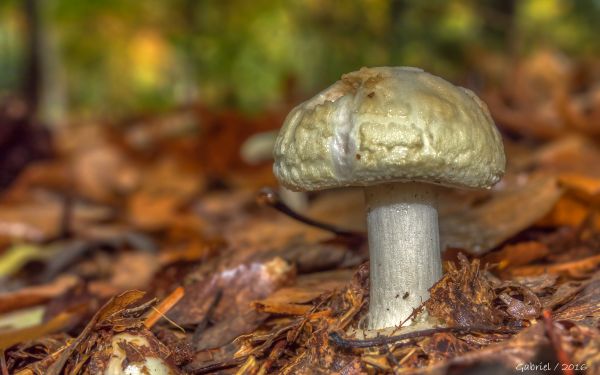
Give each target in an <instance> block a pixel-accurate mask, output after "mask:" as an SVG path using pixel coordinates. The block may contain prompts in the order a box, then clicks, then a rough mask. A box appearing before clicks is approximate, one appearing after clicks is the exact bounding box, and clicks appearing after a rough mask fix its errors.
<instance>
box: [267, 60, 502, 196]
mask: <svg viewBox="0 0 600 375" xmlns="http://www.w3.org/2000/svg"><path fill="white" fill-rule="evenodd" d="M273 154H274V158H275V164H274V166H273V170H274V173H275V176H276V177H277V179H278V180H279V182H280V183H281V184H282V185H283V186H285V187H287V188H288V189H291V190H295V191H311V190H321V189H328V188H335V187H343V186H368V185H375V184H380V183H386V182H409V181H419V182H428V183H433V184H439V185H445V186H450V187H467V188H489V187H491V186H492V185H494V184H495V183H496V182H498V181H499V180H500V178H501V177H502V175H503V174H504V169H505V165H506V159H505V156H504V147H503V145H502V138H501V136H500V133H499V132H498V130H497V129H496V127H495V125H494V121H493V120H492V117H491V116H490V113H489V111H488V109H487V106H486V105H485V103H483V102H482V101H481V100H480V99H479V98H478V97H477V96H476V95H475V94H474V93H473V92H472V91H470V90H468V89H465V88H462V87H457V86H454V85H453V84H451V83H449V82H448V81H446V80H444V79H442V78H440V77H437V76H434V75H432V74H429V73H427V72H424V71H423V70H421V69H418V68H411V67H377V68H362V69H361V70H359V71H357V72H352V73H349V74H345V75H343V76H342V79H341V80H339V81H337V82H336V83H334V84H333V85H331V86H330V87H328V88H327V89H325V90H324V91H322V92H320V93H319V94H317V95H316V96H315V97H314V98H312V99H310V100H307V101H305V102H304V103H302V104H300V105H298V106H297V107H295V108H294V109H293V110H292V111H291V112H290V113H289V114H288V116H287V118H286V120H285V122H284V125H283V127H282V128H281V130H280V132H279V135H278V137H277V140H276V142H275V148H274V151H273Z"/></svg>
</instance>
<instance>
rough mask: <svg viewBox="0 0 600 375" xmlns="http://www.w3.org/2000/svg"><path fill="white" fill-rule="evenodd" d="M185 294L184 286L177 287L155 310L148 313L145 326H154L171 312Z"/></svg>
mask: <svg viewBox="0 0 600 375" xmlns="http://www.w3.org/2000/svg"><path fill="white" fill-rule="evenodd" d="M184 294H185V292H184V290H183V288H182V287H177V289H175V290H174V291H173V292H172V293H171V294H169V295H168V296H167V298H165V299H164V300H163V301H162V302H161V303H160V304H159V305H158V307H156V309H155V310H154V311H152V312H151V313H150V315H148V317H147V318H146V320H145V321H144V326H146V328H148V329H150V328H152V326H154V325H155V324H156V322H158V321H159V320H160V318H162V317H165V314H166V313H167V312H169V310H171V309H172V308H173V306H175V305H176V304H177V302H179V300H181V298H183V295H184Z"/></svg>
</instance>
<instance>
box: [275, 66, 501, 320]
mask: <svg viewBox="0 0 600 375" xmlns="http://www.w3.org/2000/svg"><path fill="white" fill-rule="evenodd" d="M274 156H275V164H274V172H275V175H276V176H277V178H278V180H279V182H280V183H281V184H282V185H283V186H286V187H288V188H290V189H292V190H295V191H312V190H321V189H328V188H336V187H343V186H364V188H365V197H366V205H367V226H368V231H369V249H370V259H371V261H370V304H369V319H368V325H369V328H370V329H381V328H387V327H392V326H397V325H400V324H401V323H402V322H404V321H405V320H406V319H407V318H408V317H409V316H410V315H411V313H412V312H413V309H414V308H416V307H418V306H419V305H420V304H421V303H422V302H423V301H425V300H426V299H427V298H429V291H428V290H429V288H430V287H431V286H432V285H433V284H434V283H435V282H436V281H437V280H439V279H440V277H441V275H442V266H441V254H440V244H439V234H438V214H437V208H436V191H437V189H436V186H435V185H444V186H449V187H459V188H489V187H490V186H492V185H494V184H495V183H496V182H498V181H499V180H500V178H501V177H502V175H503V174H504V169H505V156H504V149H503V145H502V139H501V136H500V134H499V132H498V130H497V129H496V127H495V125H494V122H493V120H492V118H491V116H490V114H489V112H488V110H487V107H486V105H485V104H484V103H483V102H482V101H481V100H480V99H479V98H478V97H477V96H476V95H475V94H474V93H472V92H471V91H469V90H467V89H464V88H461V87H457V86H454V85H452V84H451V83H449V82H447V81H445V80H443V79H442V78H439V77H436V76H434V75H431V74H429V73H426V72H424V71H423V70H421V69H417V68H408V67H380V68H363V69H361V70H360V71H358V72H353V73H349V74H346V75H344V76H343V77H342V79H341V80H340V81H338V82H336V83H335V84H333V85H332V86H330V87H329V88H327V89H325V90H324V91H322V92H321V93H319V94H318V95H316V96H315V97H314V98H312V99H310V100H308V101H306V102H304V103H302V104H300V105H299V106H297V107H296V108H294V109H293V110H292V111H291V112H290V114H289V115H288V117H287V118H286V121H285V124H284V126H283V127H282V129H281V131H280V133H279V136H278V138H277V141H276V144H275V148H274ZM407 324H411V322H410V321H409V322H407Z"/></svg>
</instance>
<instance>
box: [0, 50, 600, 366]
mask: <svg viewBox="0 0 600 375" xmlns="http://www.w3.org/2000/svg"><path fill="white" fill-rule="evenodd" d="M555 58H556V57H555V56H554V55H553V54H552V53H550V52H547V53H543V54H540V55H538V56H534V57H532V58H531V60H527V61H525V62H523V63H522V64H521V66H520V67H519V69H518V70H517V71H516V73H515V72H504V73H503V72H492V73H490V72H482V74H489V75H493V74H496V75H502V74H509V73H510V74H517V75H523V76H524V77H533V76H534V75H535V74H537V73H535V72H536V70H535V66H539V64H542V63H543V64H550V65H551V66H554V67H556V69H559V73H560V74H562V76H561V77H563V78H561V79H560V80H558V79H556V77H557V76H556V75H555V74H548V75H539V74H538V75H535V80H536V82H538V83H539V82H542V83H544V84H545V85H546V86H547V87H549V89H548V90H547V91H546V93H545V96H543V97H538V96H536V95H535V93H533V92H532V91H531V90H530V89H529V88H528V87H529V86H528V84H527V82H528V81H527V79H520V80H517V82H520V84H521V85H523V87H519V86H518V85H517V86H516V87H510V88H508V87H489V88H488V89H487V91H486V92H484V93H483V95H484V97H485V98H486V99H487V101H488V102H489V104H490V109H491V111H492V113H493V114H494V115H495V116H496V118H497V121H498V126H499V127H500V128H501V129H502V130H503V131H504V132H505V135H506V138H505V142H506V149H507V154H508V158H509V168H508V173H507V176H506V177H505V179H504V180H503V181H502V182H501V183H500V184H499V185H498V186H496V187H495V188H494V189H493V190H490V191H487V192H483V193H482V192H456V191H455V192H448V194H450V195H452V198H451V199H446V200H445V202H444V205H443V206H442V207H441V208H440V216H441V219H440V223H441V232H442V241H443V244H444V245H445V247H447V250H446V252H445V254H444V257H445V273H444V277H443V278H442V279H441V280H440V281H439V282H438V283H437V284H436V285H434V286H433V288H432V289H431V298H430V299H429V300H427V301H423V304H422V306H421V307H420V308H419V310H422V311H425V310H426V311H427V313H428V314H429V316H431V317H433V318H436V319H437V320H439V322H440V327H441V328H434V329H431V330H426V331H421V332H416V333H415V332H409V333H405V332H403V331H397V332H390V334H389V335H382V336H378V337H373V338H361V337H360V335H357V333H358V332H360V330H361V329H363V328H364V319H365V314H366V311H367V308H368V306H367V303H368V293H369V286H368V279H369V278H368V265H367V263H366V261H367V256H368V251H367V249H366V243H365V238H364V235H363V234H362V233H363V232H364V227H363V222H362V220H363V219H362V218H363V206H362V197H361V192H360V191H353V190H342V191H336V192H323V193H320V194H318V195H315V196H313V197H311V203H310V209H309V211H308V212H307V214H306V215H307V216H308V217H309V218H312V219H313V220H314V221H316V223H314V222H309V223H308V224H311V225H308V224H307V223H303V222H301V221H299V220H296V219H293V218H291V217H290V216H289V215H286V214H284V213H282V211H286V209H285V207H283V206H281V204H279V202H277V201H276V198H274V197H273V196H271V197H270V198H269V197H267V198H269V199H266V198H265V195H264V194H265V192H264V191H263V193H262V194H263V195H260V198H261V199H258V201H257V199H256V197H257V195H259V193H258V192H259V190H260V189H261V187H263V186H269V185H271V186H274V185H275V181H274V178H273V177H272V174H271V171H270V165H268V163H267V164H264V165H262V166H257V167H248V166H244V165H243V164H242V163H241V161H240V160H239V157H238V154H237V153H238V150H239V146H240V145H241V143H242V142H243V140H244V139H245V137H247V135H249V134H251V133H253V132H257V131H261V130H265V129H266V128H275V127H277V126H278V125H279V124H280V122H281V118H282V113H278V114H271V115H269V116H267V117H266V120H265V119H256V120H248V119H246V118H244V117H241V116H238V115H235V114H215V113H211V112H208V111H206V110H205V109H203V108H192V109H189V108H187V109H184V110H183V111H188V112H186V115H188V116H196V117H198V118H200V119H202V122H203V123H204V124H208V125H207V126H208V127H207V128H204V129H202V131H200V129H195V130H194V131H196V132H197V135H196V136H189V135H188V136H186V137H185V138H177V137H164V138H162V137H161V134H162V133H161V132H160V131H157V129H160V127H161V123H162V122H168V121H167V120H165V119H164V118H161V119H157V120H156V121H155V122H154V123H152V122H150V123H149V124H147V125H141V124H136V125H134V126H131V127H129V128H125V130H123V129H119V130H115V129H116V128H110V127H92V126H82V127H78V128H77V129H73V130H72V132H71V133H70V134H69V135H60V134H57V135H55V139H54V143H55V148H56V153H57V157H55V158H53V159H48V160H45V161H41V162H37V163H33V164H29V165H28V166H27V168H26V169H25V170H24V172H23V173H22V174H21V175H20V176H19V177H18V179H17V180H16V181H15V182H14V183H13V184H12V185H11V186H10V187H9V188H8V189H7V190H5V191H4V193H3V196H2V201H1V202H0V244H1V250H0V280H1V284H0V285H1V287H2V290H1V293H0V314H1V316H0V349H1V350H2V352H3V355H2V356H1V359H2V361H1V372H0V373H2V374H6V373H10V374H13V373H14V374H60V373H68V374H96V373H101V372H102V371H105V370H106V369H107V368H108V366H109V362H110V357H111V353H113V351H114V350H121V353H122V356H123V358H124V359H123V362H122V363H121V364H120V365H114V363H113V364H112V365H113V366H117V368H118V367H119V366H121V369H124V368H125V367H126V366H128V365H132V364H134V365H135V364H137V365H140V366H143V364H144V361H145V359H146V358H148V357H152V358H158V359H160V360H161V361H163V362H164V364H165V365H164V366H165V368H167V369H168V371H171V372H172V373H177V372H180V373H193V374H202V373H240V374H242V373H248V374H266V373H278V374H312V373H343V374H363V373H375V372H378V371H380V372H390V373H402V374H404V373H424V374H444V373H451V374H473V373H498V374H500V373H510V372H512V371H514V370H515V369H518V368H519V366H521V368H522V366H524V365H526V364H529V363H535V364H539V363H551V364H552V365H553V366H554V364H556V363H558V364H559V365H562V366H566V367H565V370H564V371H562V372H563V373H565V374H573V373H583V372H585V371H587V373H590V374H596V373H600V355H599V353H600V331H599V330H598V328H599V324H600V292H599V290H600V252H599V249H600V218H599V217H598V209H599V207H600V205H599V204H600V151H599V150H600V149H599V148H598V147H597V143H596V142H598V141H599V139H598V134H599V133H598V129H597V128H598V126H600V123H599V122H598V116H597V115H598V108H599V105H600V103H598V102H593V100H595V99H594V98H597V97H598V95H597V93H594V92H592V91H594V90H597V88H598V87H600V86H598V84H597V83H596V85H586V86H582V85H579V86H577V84H578V82H577V81H575V78H573V77H575V72H574V70H577V69H579V68H578V67H575V66H574V65H569V68H568V69H567V68H564V69H563V68H561V67H560V65H557V64H559V62H557V61H554V60H553V59H555ZM536 59H537V60H536ZM538 60H540V61H541V62H540V61H538ZM580 69H587V70H586V71H588V70H589V69H591V68H590V67H580ZM532 70H533V72H532ZM534 73H535V74H534ZM532 79H533V78H532ZM498 81H500V82H502V80H498ZM504 81H509V80H504ZM584 97H585V98H584ZM588 97H589V98H588ZM586 98H587V99H586ZM584 99H585V100H584ZM507 103H511V104H510V105H508V104H507ZM586 106H587V107H586ZM584 107H585V108H584ZM586 108H588V109H586ZM169 116H170V115H168V114H167V115H165V117H167V118H168V117H169ZM172 116H173V119H172V120H173V121H176V120H177V118H178V116H179V117H180V116H181V113H176V114H173V115H172ZM109 129H110V130H109ZM238 129H243V131H239V132H238V131H237V130H238ZM194 134H195V133H194ZM207 134H208V135H210V138H207ZM142 138H143V139H144V142H142V143H140V141H139V140H140V139H142ZM74 140H76V142H75V141H74ZM148 142H151V143H152V144H153V146H154V149H155V150H158V151H152V152H150V151H148V148H147V147H146V146H145V145H146V144H147V143H148ZM211 150H212V151H211ZM215 150H218V152H216V151H215ZM217 155H218V157H217ZM274 208H278V210H276V209H274ZM288 214H289V212H288ZM319 223H324V224H330V225H329V226H327V225H326V226H322V225H321V226H319V225H318V224H319ZM315 224H316V225H315ZM142 291H143V292H142ZM122 334H126V336H120V337H134V338H135V337H136V338H137V339H136V340H137V341H135V340H134V341H127V340H121V341H114V340H113V338H115V337H118V335H122ZM127 335H129V336H127ZM115 342H116V343H115ZM132 342H133V343H132ZM115 348H117V349H115ZM569 366H571V367H569ZM112 368H113V369H114V368H115V367H112ZM586 369H587V370H586Z"/></svg>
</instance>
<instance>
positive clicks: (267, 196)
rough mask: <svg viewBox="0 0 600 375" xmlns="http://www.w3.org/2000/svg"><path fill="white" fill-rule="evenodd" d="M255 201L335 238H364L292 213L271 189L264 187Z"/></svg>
mask: <svg viewBox="0 0 600 375" xmlns="http://www.w3.org/2000/svg"><path fill="white" fill-rule="evenodd" d="M256 200H257V202H258V203H259V204H262V205H267V206H270V207H273V208H274V209H276V210H277V211H279V212H281V213H283V214H285V215H287V216H289V217H291V218H292V219H294V220H297V221H299V222H301V223H304V224H306V225H310V226H312V227H315V228H319V229H323V230H325V231H328V232H331V233H333V234H335V235H337V236H341V237H350V238H359V239H361V240H362V239H364V238H365V234H364V233H361V232H355V231H350V230H345V229H341V228H338V227H336V226H335V225H331V224H327V223H322V222H320V221H316V220H313V219H311V218H309V217H306V216H304V215H300V214H299V213H297V212H296V211H294V210H292V209H291V208H290V207H288V206H287V205H286V204H285V203H283V201H282V200H281V199H280V198H279V194H277V192H276V191H274V190H273V189H271V188H267V187H265V188H262V189H260V191H259V192H258V195H257V197H256Z"/></svg>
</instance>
